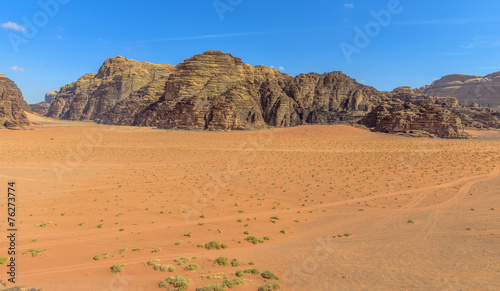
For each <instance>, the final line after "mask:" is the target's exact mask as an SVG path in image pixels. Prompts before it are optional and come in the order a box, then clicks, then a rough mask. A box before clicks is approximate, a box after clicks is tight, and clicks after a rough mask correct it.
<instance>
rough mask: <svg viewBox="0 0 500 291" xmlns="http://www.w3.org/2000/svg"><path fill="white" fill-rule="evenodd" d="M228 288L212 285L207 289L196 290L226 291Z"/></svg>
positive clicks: (197, 290)
mask: <svg viewBox="0 0 500 291" xmlns="http://www.w3.org/2000/svg"><path fill="white" fill-rule="evenodd" d="M224 290H226V287H224V286H222V285H219V284H210V285H207V286H205V287H200V288H196V291H224Z"/></svg>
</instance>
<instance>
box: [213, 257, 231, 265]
mask: <svg viewBox="0 0 500 291" xmlns="http://www.w3.org/2000/svg"><path fill="white" fill-rule="evenodd" d="M214 263H215V264H218V265H220V266H227V264H228V263H227V258H226V257H218V258H217V259H215V261H214Z"/></svg>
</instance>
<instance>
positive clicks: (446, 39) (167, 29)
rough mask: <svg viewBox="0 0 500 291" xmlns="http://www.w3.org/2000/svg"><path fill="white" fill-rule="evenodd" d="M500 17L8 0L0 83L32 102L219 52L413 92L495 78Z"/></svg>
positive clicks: (386, 3)
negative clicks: (451, 79)
mask: <svg viewBox="0 0 500 291" xmlns="http://www.w3.org/2000/svg"><path fill="white" fill-rule="evenodd" d="M18 3H22V4H18ZM43 3H45V4H47V5H43ZM41 4H42V5H41ZM499 12H500V1H494V0H476V1H470V0H467V1H465V0H454V1H447V0H444V1H429V0H399V1H398V0H380V1H379V0H364V1H363V0H345V1H343V0H342V1H341V0H330V1H322V0H320V1H309V2H306V1H295V0H288V1H279V0H276V1H269V0H267V1H263V0H215V1H214V0H206V1H205V0H199V1H195V0H182V1H171V0H145V1H124V0H122V1H102V0H101V1H94V0H86V1H77V0H40V1H34V0H23V1H1V4H0V51H1V55H0V73H3V74H5V75H7V76H8V77H9V78H11V79H12V80H14V81H15V82H16V84H18V86H19V87H20V89H21V91H22V92H23V95H24V97H25V99H26V100H27V101H28V103H36V102H39V101H42V100H43V97H44V94H45V93H46V92H48V91H51V90H55V89H59V87H61V86H63V85H65V84H67V83H70V82H72V81H75V80H76V79H78V77H79V76H81V75H83V74H85V73H91V72H97V70H98V68H99V67H100V66H101V64H102V63H103V61H104V60H105V59H107V58H110V57H113V56H116V55H121V56H124V57H127V58H131V59H136V60H139V61H148V62H153V63H168V64H174V65H175V64H178V63H180V62H182V61H183V60H184V59H186V58H188V57H190V56H192V55H194V54H198V53H202V52H204V51H206V50H209V49H215V50H222V51H225V52H228V53H231V54H233V55H234V56H238V57H240V58H241V59H242V60H243V61H244V62H246V63H249V64H252V65H267V66H274V67H276V68H279V69H281V70H282V71H283V72H285V73H288V74H291V75H297V74H300V73H308V72H318V73H323V72H330V71H342V72H344V73H345V74H347V75H349V76H351V77H353V78H355V79H356V80H358V81H359V82H362V83H364V84H367V85H370V86H373V87H375V88H377V89H379V90H392V89H393V88H394V87H397V86H401V85H409V86H412V87H417V86H423V85H425V84H428V83H430V82H432V81H433V80H434V79H435V78H439V77H441V76H443V75H447V74H452V73H462V74H473V75H486V74H489V73H492V72H496V71H500V13H499ZM376 15H378V16H376ZM346 56H347V57H346Z"/></svg>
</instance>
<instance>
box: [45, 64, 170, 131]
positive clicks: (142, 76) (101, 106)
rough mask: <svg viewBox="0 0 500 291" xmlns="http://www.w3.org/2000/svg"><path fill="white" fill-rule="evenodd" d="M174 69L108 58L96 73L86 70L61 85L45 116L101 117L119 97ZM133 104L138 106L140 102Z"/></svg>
mask: <svg viewBox="0 0 500 291" xmlns="http://www.w3.org/2000/svg"><path fill="white" fill-rule="evenodd" d="M173 69H174V66H172V65H157V64H151V63H147V62H138V61H135V60H129V59H126V58H124V57H120V56H118V57H114V58H110V59H108V60H106V61H105V62H104V64H103V65H102V66H101V68H100V69H99V71H98V72H97V74H86V75H84V76H82V77H80V78H79V79H78V81H76V82H73V83H71V84H68V85H65V86H63V87H62V88H61V90H60V91H59V92H58V93H57V94H56V96H55V98H54V101H53V102H52V104H51V106H50V108H49V112H48V113H47V116H49V117H54V118H62V119H69V120H95V121H100V120H101V119H102V118H103V114H104V113H106V112H108V111H110V110H111V109H113V107H115V105H116V104H117V103H119V102H120V101H123V100H125V99H127V98H129V97H130V96H131V95H133V94H134V93H137V92H138V91H140V90H142V91H143V92H147V91H148V88H153V87H155V86H156V83H163V82H164V79H165V78H166V76H168V75H169V74H170V73H171V72H172V70H173ZM160 87H161V86H160ZM163 90H164V89H163V88H162V90H161V91H163ZM152 95H155V96H156V95H157V94H156V92H155V93H154V94H152ZM148 96H149V95H148ZM155 101H156V100H155ZM148 104H149V102H148ZM136 105H137V106H140V105H141V103H139V104H136ZM134 109H136V110H139V109H137V108H135V107H134ZM129 114H130V113H129ZM105 119H106V118H105ZM106 120H107V119H106Z"/></svg>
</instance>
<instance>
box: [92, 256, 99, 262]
mask: <svg viewBox="0 0 500 291" xmlns="http://www.w3.org/2000/svg"><path fill="white" fill-rule="evenodd" d="M93 259H94V260H96V261H99V260H100V259H101V255H96V256H94V258H93Z"/></svg>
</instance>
